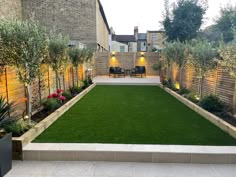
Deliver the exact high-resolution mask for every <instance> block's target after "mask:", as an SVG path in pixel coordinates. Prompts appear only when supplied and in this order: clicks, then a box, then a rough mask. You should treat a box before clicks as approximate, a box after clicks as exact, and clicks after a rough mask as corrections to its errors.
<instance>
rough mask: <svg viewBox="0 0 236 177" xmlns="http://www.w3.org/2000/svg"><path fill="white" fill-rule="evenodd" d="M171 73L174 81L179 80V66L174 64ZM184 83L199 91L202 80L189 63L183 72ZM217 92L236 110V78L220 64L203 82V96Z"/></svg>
mask: <svg viewBox="0 0 236 177" xmlns="http://www.w3.org/2000/svg"><path fill="white" fill-rule="evenodd" d="M170 73H171V74H170V75H171V78H172V80H173V81H177V80H178V67H177V66H176V65H175V64H172V66H171V69H170ZM181 75H182V85H183V86H185V87H186V88H188V89H190V90H193V91H195V92H196V93H199V87H200V82H199V78H198V77H197V76H196V73H195V72H194V68H193V67H191V66H189V65H187V66H186V67H185V68H184V69H183V70H182V72H181ZM209 94H215V95H218V97H219V98H220V99H221V100H222V101H223V102H224V103H226V104H227V105H229V106H231V107H232V108H234V109H235V110H236V88H235V79H234V78H232V77H231V76H230V75H229V72H228V70H227V68H226V67H224V66H221V65H218V66H217V68H216V69H215V70H213V71H210V72H209V73H208V74H207V76H206V78H205V81H204V83H203V96H206V95H209Z"/></svg>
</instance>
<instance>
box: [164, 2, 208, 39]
mask: <svg viewBox="0 0 236 177" xmlns="http://www.w3.org/2000/svg"><path fill="white" fill-rule="evenodd" d="M166 6H168V5H166ZM166 11H167V12H166V15H165V19H164V21H163V22H162V24H163V26H164V28H165V31H166V35H167V37H168V40H169V41H174V40H177V39H179V40H180V41H181V42H184V41H187V40H191V39H193V38H194V37H196V36H197V32H198V30H199V28H200V27H201V24H202V19H203V15H204V14H205V11H206V7H205V4H203V3H201V2H200V1H198V0H179V1H178V2H177V5H176V8H174V9H173V12H172V13H173V14H172V16H173V17H171V15H170V14H169V8H167V7H166Z"/></svg>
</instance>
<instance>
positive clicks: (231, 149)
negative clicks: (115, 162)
mask: <svg viewBox="0 0 236 177" xmlns="http://www.w3.org/2000/svg"><path fill="white" fill-rule="evenodd" d="M23 150H24V151H98V152H99V151H109V152H161V153H193V154H235V155H236V146H200V145H196V146H195V145H145V144H140V145H139V144H101V143H30V144H28V145H27V146H25V147H24V149H23Z"/></svg>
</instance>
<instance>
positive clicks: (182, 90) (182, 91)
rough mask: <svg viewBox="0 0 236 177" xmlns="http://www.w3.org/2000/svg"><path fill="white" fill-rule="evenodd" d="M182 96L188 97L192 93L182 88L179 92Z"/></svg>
mask: <svg viewBox="0 0 236 177" xmlns="http://www.w3.org/2000/svg"><path fill="white" fill-rule="evenodd" d="M178 93H179V94H180V95H186V94H189V93H190V90H188V89H186V88H181V89H180V90H179V92H178Z"/></svg>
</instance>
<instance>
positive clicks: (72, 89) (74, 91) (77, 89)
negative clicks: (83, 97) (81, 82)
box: [70, 86, 82, 95]
mask: <svg viewBox="0 0 236 177" xmlns="http://www.w3.org/2000/svg"><path fill="white" fill-rule="evenodd" d="M81 91H82V88H80V87H76V86H75V87H70V93H71V94H72V95H77V94H79V93H80V92H81Z"/></svg>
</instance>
